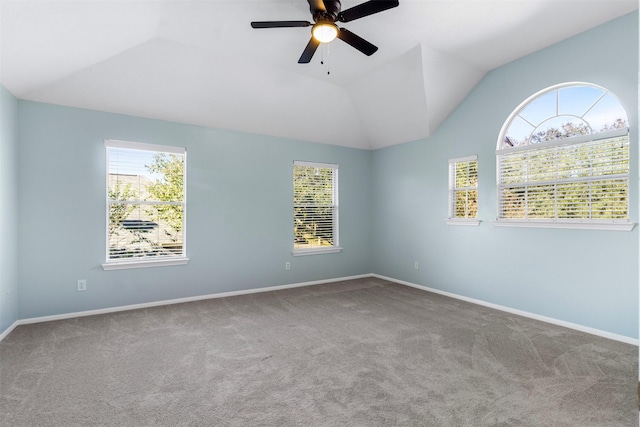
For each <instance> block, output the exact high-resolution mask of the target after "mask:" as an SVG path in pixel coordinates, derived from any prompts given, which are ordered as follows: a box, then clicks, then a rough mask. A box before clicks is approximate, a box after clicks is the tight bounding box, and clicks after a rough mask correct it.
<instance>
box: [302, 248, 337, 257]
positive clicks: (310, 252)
mask: <svg viewBox="0 0 640 427" xmlns="http://www.w3.org/2000/svg"><path fill="white" fill-rule="evenodd" d="M338 252H342V247H340V246H332V247H330V248H326V249H324V248H316V249H296V250H294V251H293V252H292V253H291V254H292V255H293V256H307V255H320V254H335V253H338Z"/></svg>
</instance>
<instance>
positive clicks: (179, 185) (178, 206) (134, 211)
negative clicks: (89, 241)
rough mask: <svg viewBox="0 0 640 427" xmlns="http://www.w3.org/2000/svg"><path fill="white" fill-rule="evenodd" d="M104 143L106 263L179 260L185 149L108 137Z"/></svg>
mask: <svg viewBox="0 0 640 427" xmlns="http://www.w3.org/2000/svg"><path fill="white" fill-rule="evenodd" d="M105 146H106V150H107V256H106V261H107V264H110V263H112V264H116V263H123V262H124V263H132V262H133V263H135V262H148V261H151V260H155V261H158V260H168V259H176V258H184V257H185V253H186V239H185V218H186V192H185V177H186V175H185V170H186V168H185V164H186V150H185V149H184V148H179V147H168V146H160V145H152V144H141V143H135V142H127V141H113V140H109V141H105ZM105 268H106V267H105Z"/></svg>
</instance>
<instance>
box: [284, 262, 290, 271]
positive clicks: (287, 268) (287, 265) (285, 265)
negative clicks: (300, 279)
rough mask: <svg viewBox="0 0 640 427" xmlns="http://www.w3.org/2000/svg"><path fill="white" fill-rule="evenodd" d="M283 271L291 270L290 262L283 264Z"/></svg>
mask: <svg viewBox="0 0 640 427" xmlns="http://www.w3.org/2000/svg"><path fill="white" fill-rule="evenodd" d="M284 269H285V270H291V263H290V262H285V263H284Z"/></svg>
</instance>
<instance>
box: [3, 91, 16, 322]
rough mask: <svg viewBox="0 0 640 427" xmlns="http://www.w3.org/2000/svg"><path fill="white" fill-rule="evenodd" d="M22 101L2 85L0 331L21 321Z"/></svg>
mask: <svg viewBox="0 0 640 427" xmlns="http://www.w3.org/2000/svg"><path fill="white" fill-rule="evenodd" d="M17 112H18V100H17V99H16V98H15V97H14V96H13V95H12V94H11V93H9V91H7V90H6V89H5V88H4V87H3V86H2V85H0V334H2V333H3V332H4V331H5V330H7V328H9V326H11V325H12V324H13V323H14V322H15V321H16V320H18V249H17V248H18V169H17V167H16V163H17V161H18V116H17Z"/></svg>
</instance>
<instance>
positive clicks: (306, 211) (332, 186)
mask: <svg viewBox="0 0 640 427" xmlns="http://www.w3.org/2000/svg"><path fill="white" fill-rule="evenodd" d="M293 235H294V241H293V254H294V255H311V254H317V253H327V252H339V251H340V250H341V248H340V246H339V240H338V165H335V164H327V163H312V162H301V161H295V162H294V164H293Z"/></svg>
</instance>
